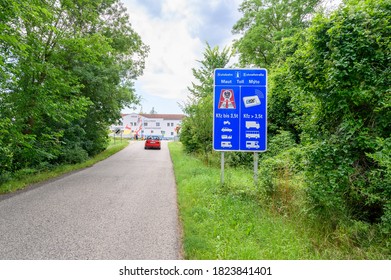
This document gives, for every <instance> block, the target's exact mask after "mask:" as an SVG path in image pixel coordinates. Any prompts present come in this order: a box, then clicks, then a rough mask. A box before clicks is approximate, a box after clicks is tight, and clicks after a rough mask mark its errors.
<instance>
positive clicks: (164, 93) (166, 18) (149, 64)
mask: <svg viewBox="0 0 391 280" xmlns="http://www.w3.org/2000/svg"><path fill="white" fill-rule="evenodd" d="M239 1H240V0H212V1H199V0H161V1H158V0H154V1H151V0H123V3H124V4H125V6H126V7H127V9H128V12H129V14H130V22H131V23H132V26H133V28H134V29H135V31H136V32H137V33H138V34H139V35H140V36H141V38H142V40H143V42H144V43H145V44H147V45H149V46H150V53H149V56H148V58H147V61H146V68H145V70H144V75H143V76H142V77H140V78H139V79H138V81H137V82H136V91H137V94H139V95H141V96H142V97H143V99H144V103H146V104H144V105H146V106H145V107H144V111H147V112H148V111H149V110H150V108H152V107H155V109H156V110H157V111H158V112H159V113H170V112H169V111H167V110H172V108H173V107H177V106H176V103H177V102H182V101H184V100H186V94H187V87H188V86H190V85H191V81H192V80H194V78H193V75H192V70H191V69H192V68H198V67H199V64H198V63H197V61H196V60H200V59H202V54H203V52H204V49H205V42H206V41H208V42H209V43H210V44H211V45H212V46H214V45H215V44H219V45H220V47H224V46H225V45H226V44H229V43H230V42H232V38H233V36H232V35H231V29H232V26H233V24H234V23H235V22H236V21H237V20H238V19H239V17H240V15H239V13H238V12H237V9H238V7H239ZM218 9H221V13H220V11H219V10H218ZM227 12H230V13H231V15H230V14H227ZM235 17H236V18H235ZM154 97H156V98H157V99H158V100H159V104H153V102H151V100H153V99H154ZM162 101H163V102H162ZM164 101H166V102H167V103H171V106H166V105H165V104H164V103H166V102H164ZM172 103H173V104H175V106H172ZM147 104H148V105H147ZM164 106H166V107H164ZM175 109H176V110H177V111H176V112H173V113H179V112H180V110H179V108H174V110H175Z"/></svg>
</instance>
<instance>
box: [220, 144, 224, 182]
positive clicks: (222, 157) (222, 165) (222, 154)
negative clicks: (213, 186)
mask: <svg viewBox="0 0 391 280" xmlns="http://www.w3.org/2000/svg"><path fill="white" fill-rule="evenodd" d="M220 182H221V186H223V185H224V152H221V178H220Z"/></svg>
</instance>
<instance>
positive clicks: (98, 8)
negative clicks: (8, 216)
mask: <svg viewBox="0 0 391 280" xmlns="http://www.w3.org/2000/svg"><path fill="white" fill-rule="evenodd" d="M0 3H1V7H0V11H1V12H0V13H1V17H0V18H1V22H0V34H1V35H0V58H1V59H0V77H1V80H0V101H1V102H0V120H1V121H0V129H1V132H2V133H1V135H0V151H1V152H2V154H3V155H2V156H1V158H0V167H1V168H0V172H3V171H4V172H14V171H16V170H18V169H22V168H30V167H32V168H34V167H37V166H42V165H47V164H48V165H50V164H52V165H56V164H59V163H62V162H80V161H83V160H85V159H86V158H87V157H88V156H92V155H95V154H97V153H99V152H100V151H102V150H104V149H105V148H106V147H107V144H108V138H107V126H108V125H110V124H111V123H113V122H114V121H115V120H116V119H118V118H119V116H120V110H121V109H122V107H123V106H125V105H129V104H131V103H135V102H138V97H137V96H136V95H135V94H134V89H133V80H134V79H135V78H136V77H137V76H139V75H141V74H142V69H143V68H144V59H145V56H146V54H147V52H148V48H147V47H146V46H145V45H144V44H143V43H142V41H141V38H140V37H139V36H138V34H137V33H136V32H135V31H134V30H133V29H132V27H131V25H130V22H129V17H128V15H127V13H126V10H125V8H124V7H123V5H122V4H121V3H120V1H118V0H98V1H89V0H83V1H76V0H75V1H65V0H64V1H63V0H51V1H36V0H33V1H29V2H28V3H20V1H13V0H4V1H1V2H0ZM0 177H1V176H0Z"/></svg>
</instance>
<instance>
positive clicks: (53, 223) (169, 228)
mask: <svg viewBox="0 0 391 280" xmlns="http://www.w3.org/2000/svg"><path fill="white" fill-rule="evenodd" d="M143 145H144V143H143V142H132V143H131V144H130V145H129V146H128V147H127V148H125V149H124V150H122V151H121V152H119V153H117V154H115V155H113V156H111V157H110V158H108V159H106V160H104V161H102V162H99V163H97V164H96V165H94V166H93V167H90V168H87V169H84V170H82V171H79V172H76V173H73V174H70V175H67V176H64V177H62V178H60V179H57V180H54V181H52V182H49V183H45V184H42V185H40V186H39V187H36V188H31V189H29V190H26V191H24V192H21V193H19V194H16V195H13V196H10V197H7V198H4V197H3V198H1V197H0V259H3V260H9V259H29V260H35V259H39V260H40V259H61V260H67V259H77V260H79V259H82V260H87V259H88V260H89V259H92V260H96V259H103V260H107V259H110V260H118V259H136V260H151V259H152V260H163V259H171V260H172V259H180V258H181V254H180V248H181V245H180V230H179V222H178V213H177V202H176V186H175V179H174V174H173V169H172V164H171V160H170V155H169V151H168V148H167V143H166V142H162V149H161V150H160V151H159V150H144V148H143Z"/></svg>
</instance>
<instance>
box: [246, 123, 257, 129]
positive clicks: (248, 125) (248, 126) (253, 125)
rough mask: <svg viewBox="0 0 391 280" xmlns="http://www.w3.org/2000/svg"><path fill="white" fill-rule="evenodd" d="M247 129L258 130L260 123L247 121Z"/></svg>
mask: <svg viewBox="0 0 391 280" xmlns="http://www.w3.org/2000/svg"><path fill="white" fill-rule="evenodd" d="M246 128H247V129H249V128H256V129H259V123H258V122H251V121H250V122H249V121H247V122H246Z"/></svg>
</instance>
